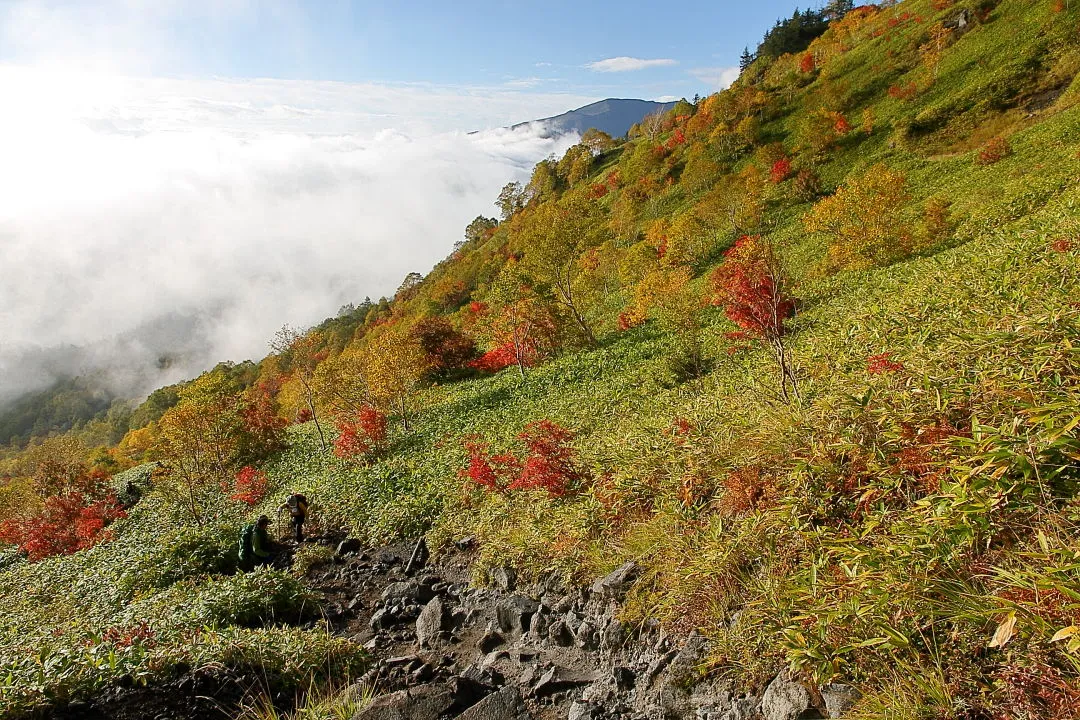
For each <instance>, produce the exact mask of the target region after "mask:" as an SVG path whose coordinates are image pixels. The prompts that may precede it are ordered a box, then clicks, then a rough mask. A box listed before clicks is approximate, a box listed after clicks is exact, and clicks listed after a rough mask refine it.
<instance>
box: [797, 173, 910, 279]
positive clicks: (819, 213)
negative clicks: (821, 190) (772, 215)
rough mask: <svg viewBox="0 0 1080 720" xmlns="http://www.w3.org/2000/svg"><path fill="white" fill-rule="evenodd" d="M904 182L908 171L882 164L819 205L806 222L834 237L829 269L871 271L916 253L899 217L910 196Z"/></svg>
mask: <svg viewBox="0 0 1080 720" xmlns="http://www.w3.org/2000/svg"><path fill="white" fill-rule="evenodd" d="M904 185H905V178H904V176H903V174H902V173H899V172H897V171H895V170H890V169H889V168H888V167H886V166H885V165H881V164H879V165H875V166H874V167H872V168H870V170H869V171H867V172H866V173H865V174H864V175H861V176H859V177H857V178H855V179H853V180H851V181H850V182H848V183H847V184H846V185H844V186H842V187H841V188H840V189H839V190H837V191H836V193H834V194H833V195H831V196H829V197H827V198H825V199H824V200H821V201H820V202H818V203H817V204H816V205H814V207H813V209H812V210H811V211H810V212H809V213H808V214H807V215H806V217H805V218H804V225H805V227H806V229H807V230H808V231H810V232H819V233H823V234H825V235H827V236H828V238H829V249H828V254H827V256H826V260H825V265H826V270H828V271H830V272H834V271H837V270H849V269H855V270H857V269H865V268H867V267H870V266H872V265H875V264H879V263H884V262H889V261H891V260H895V259H896V258H898V257H901V256H902V255H904V254H906V253H907V252H909V251H910V249H911V237H910V235H909V234H908V233H906V232H905V231H904V223H903V220H902V219H901V218H900V217H899V216H898V213H899V211H900V208H901V207H902V206H903V204H904V202H905V201H906V199H907V193H906V192H905V190H904Z"/></svg>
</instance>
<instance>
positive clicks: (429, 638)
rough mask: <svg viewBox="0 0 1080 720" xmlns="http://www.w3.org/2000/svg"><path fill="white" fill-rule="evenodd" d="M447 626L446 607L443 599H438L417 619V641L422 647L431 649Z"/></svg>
mask: <svg viewBox="0 0 1080 720" xmlns="http://www.w3.org/2000/svg"><path fill="white" fill-rule="evenodd" d="M445 626H446V607H445V606H444V605H443V601H442V598H439V597H436V598H433V599H432V600H431V602H429V603H428V604H427V605H425V606H424V609H423V610H421V611H420V617H418V618H417V619H416V640H417V642H419V643H420V647H422V648H429V647H431V646H432V643H433V641H435V640H436V639H438V637H439V633H440V632H442V631H443V629H444V628H445Z"/></svg>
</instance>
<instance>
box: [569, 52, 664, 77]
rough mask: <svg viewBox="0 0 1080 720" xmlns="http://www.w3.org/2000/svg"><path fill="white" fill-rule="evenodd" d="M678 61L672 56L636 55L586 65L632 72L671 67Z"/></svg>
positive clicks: (593, 67)
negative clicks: (650, 57)
mask: <svg viewBox="0 0 1080 720" xmlns="http://www.w3.org/2000/svg"><path fill="white" fill-rule="evenodd" d="M678 64H679V63H678V61H676V60H672V59H671V58H656V59H653V60H645V59H642V58H635V57H626V56H620V57H613V58H607V59H606V60H597V61H596V62H591V63H587V64H586V65H585V67H587V68H588V69H589V70H593V71H594V72H605V73H613V72H632V71H635V70H645V69H647V68H654V67H671V66H673V65H678Z"/></svg>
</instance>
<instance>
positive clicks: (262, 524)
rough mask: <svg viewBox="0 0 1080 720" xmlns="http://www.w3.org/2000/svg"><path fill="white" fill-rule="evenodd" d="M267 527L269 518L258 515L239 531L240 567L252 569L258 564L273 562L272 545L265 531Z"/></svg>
mask: <svg viewBox="0 0 1080 720" xmlns="http://www.w3.org/2000/svg"><path fill="white" fill-rule="evenodd" d="M268 527H270V518H268V517H267V516H265V515H260V516H259V519H258V520H256V521H255V522H253V523H249V524H248V525H245V526H244V528H243V530H241V531H240V568H241V569H242V570H245V571H247V570H254V569H255V567H256V566H258V565H270V564H271V563H273V561H274V551H273V546H272V544H271V542H270V536H269V535H267V532H266V529H267V528H268Z"/></svg>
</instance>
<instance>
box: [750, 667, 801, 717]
mask: <svg viewBox="0 0 1080 720" xmlns="http://www.w3.org/2000/svg"><path fill="white" fill-rule="evenodd" d="M811 702H812V699H811V697H810V692H809V691H808V690H807V689H806V688H804V687H803V686H802V685H801V684H799V683H797V682H795V681H794V680H792V679H790V678H789V677H788V674H787V673H783V672H782V673H780V674H779V675H777V676H776V678H775V679H774V680H773V681H772V682H771V683H769V687H767V688H765V694H764V695H762V696H761V714H762V716H764V718H765V720H798V719H799V718H801V717H803V713H805V712H806V711H807V710H809V709H810V704H811Z"/></svg>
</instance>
